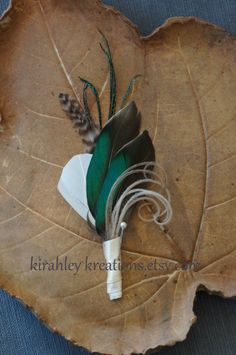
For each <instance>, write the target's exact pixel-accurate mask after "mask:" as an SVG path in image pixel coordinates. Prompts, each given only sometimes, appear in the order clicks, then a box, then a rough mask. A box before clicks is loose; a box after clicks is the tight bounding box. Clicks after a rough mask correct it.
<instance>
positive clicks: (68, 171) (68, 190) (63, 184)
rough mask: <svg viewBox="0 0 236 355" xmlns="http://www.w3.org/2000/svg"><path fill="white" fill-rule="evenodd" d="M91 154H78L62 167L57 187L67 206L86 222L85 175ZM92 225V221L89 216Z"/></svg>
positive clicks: (87, 208) (87, 212)
mask: <svg viewBox="0 0 236 355" xmlns="http://www.w3.org/2000/svg"><path fill="white" fill-rule="evenodd" d="M91 158H92V154H78V155H75V156H74V157H73V158H71V159H70V160H69V161H68V163H67V164H66V165H65V166H64V168H63V170H62V174H61V177H60V180H59V183H58V185H57V188H58V191H59V192H60V194H61V195H62V196H63V197H64V199H65V200H66V201H67V202H68V203H69V205H70V206H71V207H72V208H73V209H74V210H75V211H76V212H77V213H78V214H79V215H80V216H81V217H82V218H83V219H84V220H86V221H87V217H88V214H89V212H90V211H89V207H88V202H87V194H86V175H87V171H88V167H89V164H90V161H91ZM89 218H90V220H91V222H92V224H93V225H94V224H95V223H94V220H93V218H92V216H91V214H90V215H89Z"/></svg>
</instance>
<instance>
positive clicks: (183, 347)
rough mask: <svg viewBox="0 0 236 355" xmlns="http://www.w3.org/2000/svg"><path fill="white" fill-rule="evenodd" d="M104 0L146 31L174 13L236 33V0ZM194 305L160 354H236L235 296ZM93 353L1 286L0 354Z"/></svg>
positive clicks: (202, 298) (204, 298)
mask: <svg viewBox="0 0 236 355" xmlns="http://www.w3.org/2000/svg"><path fill="white" fill-rule="evenodd" d="M75 1H79V0H75ZM104 3H106V4H109V5H113V6H115V7H116V8H117V9H119V10H120V11H121V12H123V13H124V14H125V15H126V16H127V17H129V18H130V19H131V20H132V21H133V22H134V23H136V24H137V25H138V26H139V28H140V31H141V33H142V34H143V35H146V34H149V33H150V32H152V31H153V30H154V29H155V28H156V27H157V26H159V25H161V24H162V23H163V22H164V21H165V20H166V19H167V18H168V17H170V16H197V17H201V18H203V19H206V20H208V21H210V22H214V23H216V24H219V25H221V26H223V27H225V28H226V29H227V30H228V31H230V32H232V33H234V34H236V0H105V1H104ZM6 6H7V0H0V13H1V12H2V11H3V10H4V9H5V7H6ZM0 55H1V53H0ZM194 311H195V313H196V314H197V316H198V322H197V323H196V324H195V325H194V326H193V327H192V328H191V330H190V332H189V334H188V338H187V340H186V341H185V342H182V343H178V344H176V345H175V346H174V347H171V348H164V349H162V350H161V351H160V352H159V354H160V355H187V354H188V355H200V354H201V355H211V354H216V355H236V336H235V329H236V301H234V300H223V299H221V298H220V297H217V296H208V295H206V294H204V293H203V292H200V293H198V295H197V299H196V303H195V307H194ZM65 316H66V315H65ZM88 331H89V329H88ZM153 331H155V330H153ZM104 341H105V339H104ZM88 354H89V353H88V352H87V351H85V350H83V349H81V348H78V347H75V346H73V345H72V344H70V343H69V342H67V341H66V340H65V339H64V338H62V337H61V336H58V335H55V334H53V333H51V332H50V331H49V330H48V329H47V328H46V327H45V326H44V325H42V324H41V323H40V322H39V321H38V320H37V319H36V317H35V316H34V315H33V314H32V313H31V312H30V311H28V310H27V309H26V308H25V307H24V306H23V305H22V304H21V303H19V302H18V301H17V300H15V299H14V298H12V297H10V296H9V295H7V294H6V293H5V292H4V291H0V355H88Z"/></svg>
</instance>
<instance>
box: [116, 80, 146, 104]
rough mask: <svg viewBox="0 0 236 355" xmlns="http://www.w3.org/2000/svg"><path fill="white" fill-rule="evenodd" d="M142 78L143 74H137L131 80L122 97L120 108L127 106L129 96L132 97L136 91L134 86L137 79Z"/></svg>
mask: <svg viewBox="0 0 236 355" xmlns="http://www.w3.org/2000/svg"><path fill="white" fill-rule="evenodd" d="M141 76H142V75H141V74H137V75H135V76H134V77H133V78H132V79H131V80H130V82H129V85H128V87H127V89H126V91H125V93H124V95H123V97H122V100H121V105H120V108H122V107H124V106H125V104H126V102H127V100H128V98H129V96H130V95H131V93H132V91H133V90H134V86H135V84H136V81H137V79H138V78H140V77H141Z"/></svg>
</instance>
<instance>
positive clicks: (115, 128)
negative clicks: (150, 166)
mask: <svg viewBox="0 0 236 355" xmlns="http://www.w3.org/2000/svg"><path fill="white" fill-rule="evenodd" d="M139 129H140V115H139V113H138V111H137V107H136V105H135V103H134V102H131V103H130V104H129V105H128V106H126V107H125V108H123V109H122V110H120V111H119V112H117V113H116V114H115V115H114V116H113V117H112V118H111V119H110V120H109V121H108V122H107V124H106V125H105V126H104V128H103V130H102V131H101V133H100V135H99V136H98V139H97V142H96V148H95V150H94V154H93V157H92V159H91V162H90V164H89V168H88V172H87V177H86V185H87V186H86V188H87V200H88V206H89V209H90V211H91V213H92V215H93V216H95V210H96V205H97V201H98V198H99V196H100V193H101V189H102V186H103V183H104V180H105V178H106V174H107V172H108V169H109V166H110V164H111V160H112V158H113V156H114V155H115V154H116V153H117V152H118V151H119V149H121V148H122V147H123V146H124V145H125V144H127V143H128V142H130V141H131V140H132V139H134V138H135V137H136V136H137V135H138V134H139Z"/></svg>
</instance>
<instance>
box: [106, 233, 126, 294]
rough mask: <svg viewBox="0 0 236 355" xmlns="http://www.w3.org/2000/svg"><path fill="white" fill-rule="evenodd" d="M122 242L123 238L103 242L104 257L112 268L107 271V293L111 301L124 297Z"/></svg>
mask: <svg viewBox="0 0 236 355" xmlns="http://www.w3.org/2000/svg"><path fill="white" fill-rule="evenodd" d="M121 242H122V238H121V237H118V238H115V239H110V240H106V241H105V242H103V253H104V257H105V259H106V262H107V264H108V265H109V266H110V267H109V269H108V270H107V293H108V295H109V298H110V300H116V299H118V298H121V297H122V277H121Z"/></svg>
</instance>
